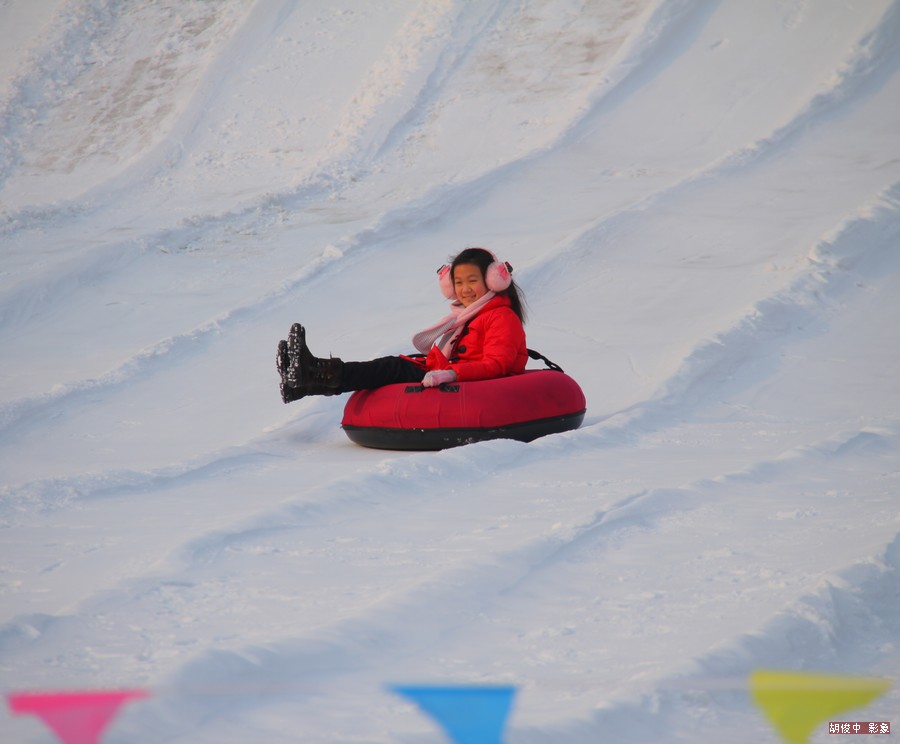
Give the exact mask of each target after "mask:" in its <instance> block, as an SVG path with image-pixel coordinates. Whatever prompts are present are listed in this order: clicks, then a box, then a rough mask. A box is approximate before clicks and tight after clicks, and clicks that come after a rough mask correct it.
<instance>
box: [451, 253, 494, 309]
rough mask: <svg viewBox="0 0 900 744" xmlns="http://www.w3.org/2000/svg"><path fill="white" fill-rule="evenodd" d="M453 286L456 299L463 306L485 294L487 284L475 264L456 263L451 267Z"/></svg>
mask: <svg viewBox="0 0 900 744" xmlns="http://www.w3.org/2000/svg"><path fill="white" fill-rule="evenodd" d="M453 288H454V289H455V290H456V299H457V300H459V301H460V302H461V303H462V304H463V307H468V306H469V305H471V304H472V303H473V302H475V300H477V299H479V298H481V297H484V295H485V294H487V291H488V289H487V286H486V285H485V283H484V277H483V276H482V274H481V269H480V268H479V267H478V266H477V265H475V264H468V263H464V264H458V265H457V266H456V267H454V269H453Z"/></svg>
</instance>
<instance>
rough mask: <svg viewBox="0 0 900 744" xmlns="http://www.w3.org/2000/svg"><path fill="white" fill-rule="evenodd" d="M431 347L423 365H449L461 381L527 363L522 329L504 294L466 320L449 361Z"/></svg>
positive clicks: (510, 370)
mask: <svg viewBox="0 0 900 744" xmlns="http://www.w3.org/2000/svg"><path fill="white" fill-rule="evenodd" d="M434 351H436V349H433V350H432V353H431V354H429V355H428V360H427V363H426V368H427V369H429V370H430V369H448V368H449V369H452V370H453V371H454V372H456V379H457V380H459V381H460V382H464V381H466V380H490V379H492V378H494V377H505V376H506V375H517V374H521V373H522V372H524V371H525V365H526V364H527V363H528V349H527V348H526V346H525V329H524V328H523V327H522V321H521V320H519V316H518V315H516V314H515V312H513V309H512V307H511V303H510V301H509V298H508V297H506V296H505V295H497V296H496V297H494V298H493V299H492V300H491V301H490V302H488V304H487V305H485V306H484V309H483V310H482V311H481V312H480V313H478V315H476V316H475V317H474V318H473V319H472V320H470V321H469V324H468V327H467V328H466V329H465V330H464V331H463V334H462V335H461V336H460V337H459V338H458V339H457V341H456V347H455V349H454V352H453V354H452V355H451V356H450V360H449V364H447V360H446V359H444V358H443V354H440V352H438V353H437V354H435V353H434Z"/></svg>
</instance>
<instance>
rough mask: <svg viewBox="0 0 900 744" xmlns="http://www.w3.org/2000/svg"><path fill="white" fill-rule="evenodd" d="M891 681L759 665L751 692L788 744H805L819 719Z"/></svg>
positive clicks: (859, 703)
mask: <svg viewBox="0 0 900 744" xmlns="http://www.w3.org/2000/svg"><path fill="white" fill-rule="evenodd" d="M890 686H891V683H890V682H889V681H888V680H886V679H878V678H876V677H845V676H842V675H835V674H807V673H803V672H779V671H773V670H765V669H760V670H757V671H755V672H753V673H752V674H751V675H750V692H751V694H752V695H753V700H754V702H755V703H756V704H757V705H758V706H759V707H760V708H761V709H762V710H763V712H764V713H765V714H766V716H767V717H768V719H769V721H771V723H772V725H773V726H774V727H775V729H776V730H777V731H778V733H779V734H781V736H782V737H783V738H784V740H785V741H787V742H790V744H806V742H807V741H808V740H809V735H810V734H811V733H812V732H813V730H814V729H815V728H816V726H818V725H819V724H820V723H822V722H823V721H826V720H829V719H831V720H834V719H833V718H832V717H833V716H836V715H837V714H838V713H842V712H844V711H845V710H850V709H851V708H860V707H862V706H864V705H866V704H867V703H869V702H870V701H872V700H874V699H875V698H877V697H878V696H879V695H882V694H883V693H884V692H885V691H887V690H888V688H889V687H890Z"/></svg>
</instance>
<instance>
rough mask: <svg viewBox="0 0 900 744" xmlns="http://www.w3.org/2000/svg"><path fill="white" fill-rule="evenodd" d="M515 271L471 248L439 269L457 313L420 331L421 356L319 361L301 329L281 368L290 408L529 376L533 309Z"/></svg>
mask: <svg viewBox="0 0 900 744" xmlns="http://www.w3.org/2000/svg"><path fill="white" fill-rule="evenodd" d="M510 272H512V266H510V265H509V264H508V263H505V262H501V261H498V260H497V258H496V256H494V254H493V253H491V252H490V251H487V250H485V249H484V248H466V249H465V250H464V251H462V252H461V253H460V254H459V255H457V256H456V257H455V258H454V259H453V261H452V263H451V264H450V265H449V266H442V267H441V268H440V269H439V270H438V277H439V280H440V284H441V289H442V291H443V292H444V296H445V297H447V299H450V300H453V302H452V304H451V309H452V313H451V314H450V315H448V316H446V317H445V318H443V319H442V320H441V321H439V322H438V323H436V324H435V325H433V326H431V327H430V328H426V329H425V330H424V331H421V332H420V333H417V334H416V335H415V336H414V337H413V345H414V346H415V347H416V348H417V349H418V350H419V351H420V352H421V354H420V355H419V356H418V357H416V358H413V357H408V356H402V355H401V356H387V357H380V358H379V359H373V360H371V361H368V362H342V361H341V360H340V359H336V358H334V357H330V358H328V359H319V358H317V357H315V356H313V354H312V352H310V350H309V348H308V347H307V346H306V330H305V329H304V328H303V326H302V325H300V324H299V323H294V325H293V326H292V327H291V332H290V335H289V337H288V340H287V341H279V342H278V353H277V357H276V359H277V366H278V373H279V374H280V375H281V399H282V400H283V401H284V402H285V403H290V402H291V401H294V400H299V399H300V398H304V397H306V396H307V395H338V394H339V393H346V392H350V391H351V390H366V389H369V388H376V387H381V386H382V385H390V384H392V383H397V382H417V383H421V384H422V385H424V386H425V387H434V386H436V385H441V384H443V383H445V382H454V381H457V380H459V381H461V382H462V381H465V380H487V379H491V378H493V377H504V376H506V375H515V374H520V373H522V372H524V371H525V364H526V363H527V361H528V350H527V349H526V347H525V329H524V328H523V327H522V324H523V323H524V322H525V311H524V306H523V303H522V298H521V290H519V288H518V286H517V285H516V283H515V282H514V281H513V279H512V277H511V276H510Z"/></svg>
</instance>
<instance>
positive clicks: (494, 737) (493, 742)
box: [391, 686, 516, 744]
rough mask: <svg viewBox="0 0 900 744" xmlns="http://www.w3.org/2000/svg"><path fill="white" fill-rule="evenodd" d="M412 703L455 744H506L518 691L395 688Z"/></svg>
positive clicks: (460, 687) (499, 689)
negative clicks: (506, 733)
mask: <svg viewBox="0 0 900 744" xmlns="http://www.w3.org/2000/svg"><path fill="white" fill-rule="evenodd" d="M391 689H392V690H393V691H394V692H396V693H397V694H398V695H403V696H404V697H406V698H409V699H410V700H412V701H413V702H414V703H415V704H416V705H418V706H419V707H420V708H421V709H422V710H423V711H425V712H426V713H428V715H430V716H431V717H432V718H433V719H434V720H435V721H437V722H438V723H439V724H440V725H441V728H443V729H444V731H446V732H447V734H449V736H450V739H451V741H453V742H455V744H502V741H503V739H502V737H503V729H504V728H505V727H506V719H507V717H508V716H509V711H510V708H511V707H512V701H513V696H514V695H515V693H516V688H515V687H494V686H492V687H462V686H455V687H392V688H391Z"/></svg>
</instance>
